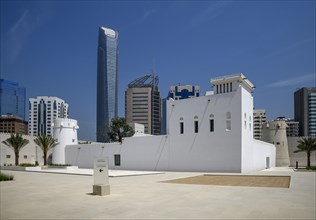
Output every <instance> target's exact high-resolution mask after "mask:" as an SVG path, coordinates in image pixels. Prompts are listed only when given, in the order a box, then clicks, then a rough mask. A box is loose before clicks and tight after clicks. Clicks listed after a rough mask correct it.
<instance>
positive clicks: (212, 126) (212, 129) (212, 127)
mask: <svg viewBox="0 0 316 220" xmlns="http://www.w3.org/2000/svg"><path fill="white" fill-rule="evenodd" d="M210 132H214V119H210Z"/></svg>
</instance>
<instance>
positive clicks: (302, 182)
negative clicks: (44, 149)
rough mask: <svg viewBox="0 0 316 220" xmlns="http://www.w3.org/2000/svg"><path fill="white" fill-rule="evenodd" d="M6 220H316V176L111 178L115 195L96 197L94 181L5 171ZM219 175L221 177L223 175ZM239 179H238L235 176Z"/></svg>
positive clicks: (169, 174)
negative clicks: (262, 181)
mask: <svg viewBox="0 0 316 220" xmlns="http://www.w3.org/2000/svg"><path fill="white" fill-rule="evenodd" d="M2 172H4V173H8V174H13V175H14V177H15V181H9V182H1V183H0V186H1V188H0V193H1V194H0V196H1V201H0V204H1V210H0V212H1V216H0V217H1V219H315V218H316V210H315V206H316V202H315V198H316V185H315V182H316V173H315V172H293V170H291V169H289V168H283V169H275V168H274V169H271V170H265V171H260V172H255V173H251V175H253V174H259V175H273V176H283V175H284V176H291V181H290V187H289V188H274V187H248V186H219V185H199V184H177V183H164V182H163V181H167V180H173V179H180V178H187V177H193V176H199V175H204V174H206V173H185V172H165V173H160V174H153V175H138V176H125V177H111V178H110V185H111V195H108V196H95V195H92V194H91V193H92V184H93V177H92V176H87V175H70V174H56V173H39V172H22V171H2ZM217 175H218V173H217ZM234 175H235V174H234Z"/></svg>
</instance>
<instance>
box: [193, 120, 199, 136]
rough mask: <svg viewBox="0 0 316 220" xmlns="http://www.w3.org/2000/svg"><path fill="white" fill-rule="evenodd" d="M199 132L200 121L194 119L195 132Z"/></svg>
mask: <svg viewBox="0 0 316 220" xmlns="http://www.w3.org/2000/svg"><path fill="white" fill-rule="evenodd" d="M198 132H199V122H198V121H194V133H198Z"/></svg>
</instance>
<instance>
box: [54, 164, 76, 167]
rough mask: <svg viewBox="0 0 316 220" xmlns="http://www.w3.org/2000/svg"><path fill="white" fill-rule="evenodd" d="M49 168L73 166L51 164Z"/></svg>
mask: <svg viewBox="0 0 316 220" xmlns="http://www.w3.org/2000/svg"><path fill="white" fill-rule="evenodd" d="M49 166H54V167H69V166H71V164H49Z"/></svg>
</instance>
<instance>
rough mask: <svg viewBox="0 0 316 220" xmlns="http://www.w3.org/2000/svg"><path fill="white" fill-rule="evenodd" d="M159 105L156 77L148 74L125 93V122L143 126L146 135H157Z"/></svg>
mask: <svg viewBox="0 0 316 220" xmlns="http://www.w3.org/2000/svg"><path fill="white" fill-rule="evenodd" d="M148 80H150V81H149V82H148ZM160 104H161V102H160V92H159V90H158V77H154V75H153V74H149V75H145V76H142V77H140V78H138V79H136V80H134V81H133V82H131V83H130V84H128V88H127V90H126V91H125V118H126V122H127V123H139V124H143V125H144V126H145V133H146V134H153V135H159V134H160V126H161V125H160V111H161V110H160V108H161V107H160Z"/></svg>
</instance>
